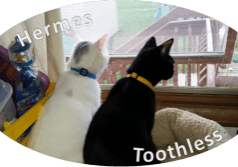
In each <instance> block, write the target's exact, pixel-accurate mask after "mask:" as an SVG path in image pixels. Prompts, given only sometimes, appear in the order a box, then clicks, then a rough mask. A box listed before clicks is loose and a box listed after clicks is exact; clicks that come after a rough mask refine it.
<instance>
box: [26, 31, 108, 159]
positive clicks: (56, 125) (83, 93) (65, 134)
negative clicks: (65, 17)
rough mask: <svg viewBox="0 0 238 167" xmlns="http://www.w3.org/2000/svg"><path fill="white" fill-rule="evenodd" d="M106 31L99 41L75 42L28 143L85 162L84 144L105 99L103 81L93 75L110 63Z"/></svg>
mask: <svg viewBox="0 0 238 167" xmlns="http://www.w3.org/2000/svg"><path fill="white" fill-rule="evenodd" d="M106 38H107V35H104V36H103V37H102V38H101V39H99V40H98V41H97V42H96V43H94V44H92V43H90V42H80V43H79V44H78V45H76V46H75V49H74V52H73V55H72V56H71V59H70V61H69V63H68V66H69V67H71V68H75V69H82V68H84V69H86V70H88V72H89V73H88V75H89V76H83V75H86V70H83V72H81V73H82V74H80V73H79V72H76V71H74V70H67V71H65V72H63V73H62V74H61V76H60V77H59V79H58V81H57V84H56V87H55V91H54V93H53V95H52V96H51V97H50V99H49V100H48V101H47V102H46V104H45V105H44V106H43V108H42V110H41V112H40V116H39V119H38V120H37V121H36V123H35V124H34V126H33V128H32V130H31V132H30V137H29V141H28V145H27V147H29V148H31V149H33V150H35V151H38V152H41V153H44V154H46V155H49V156H52V157H56V158H60V159H63V160H68V161H73V162H79V163H84V160H83V147H84V140H85V136H86V133H87V130H88V127H89V124H90V123H91V120H92V117H93V116H94V114H95V112H96V111H97V110H98V108H99V106H100V104H101V102H100V96H101V90H100V87H99V83H98V82H97V80H96V79H93V78H94V77H95V76H94V75H97V74H99V73H100V72H101V71H102V70H103V69H104V68H105V67H106V66H107V64H108V61H109V55H108V54H107V53H106V52H105V51H106V49H105V41H106Z"/></svg>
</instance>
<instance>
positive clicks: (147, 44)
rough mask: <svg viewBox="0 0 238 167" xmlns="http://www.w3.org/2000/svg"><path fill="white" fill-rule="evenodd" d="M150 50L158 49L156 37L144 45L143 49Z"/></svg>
mask: <svg viewBox="0 0 238 167" xmlns="http://www.w3.org/2000/svg"><path fill="white" fill-rule="evenodd" d="M148 47H149V48H150V47H156V41H155V37H151V38H150V39H149V40H148V41H147V42H146V43H145V45H144V47H143V48H148Z"/></svg>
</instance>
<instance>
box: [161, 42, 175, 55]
mask: <svg viewBox="0 0 238 167" xmlns="http://www.w3.org/2000/svg"><path fill="white" fill-rule="evenodd" d="M173 42H174V39H173V38H171V39H169V40H168V41H166V42H164V43H163V44H162V50H161V52H162V54H163V55H166V54H168V53H169V51H170V49H171V47H172V44H173Z"/></svg>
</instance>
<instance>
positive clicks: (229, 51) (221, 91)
mask: <svg viewBox="0 0 238 167" xmlns="http://www.w3.org/2000/svg"><path fill="white" fill-rule="evenodd" d="M236 40H237V32H236V31H235V30H233V29H232V28H230V27H229V28H228V33H227V39H226V48H225V54H224V55H222V56H218V57H212V58H211V57H210V56H209V57H206V56H202V57H200V59H195V58H197V57H195V56H194V57H193V58H192V57H189V58H185V57H183V56H180V57H179V56H177V57H176V56H174V55H173V54H171V56H172V57H173V58H174V59H175V63H176V64H188V63H190V64H192V63H197V64H198V63H199V64H202V63H205V64H229V63H231V61H232V58H233V54H234V49H235V44H236ZM135 57H136V55H135V54H127V55H124V54H123V55H120V54H110V58H111V59H131V58H135ZM113 85H114V84H100V87H101V90H102V91H107V90H111V88H112V86H113ZM154 91H155V92H166V93H189V94H215V95H238V88H229V87H219V88H218V87H215V88H212V87H191V86H187V87H186V86H185V87H178V86H160V85H156V86H155V88H154Z"/></svg>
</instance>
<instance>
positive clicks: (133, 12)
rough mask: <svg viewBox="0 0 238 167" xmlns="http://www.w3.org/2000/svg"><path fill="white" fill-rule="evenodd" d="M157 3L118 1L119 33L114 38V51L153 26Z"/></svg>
mask: <svg viewBox="0 0 238 167" xmlns="http://www.w3.org/2000/svg"><path fill="white" fill-rule="evenodd" d="M157 5H158V4H157V3H155V2H141V1H133V0H117V7H118V22H119V31H118V32H117V33H116V35H115V37H114V38H113V46H112V47H111V48H110V51H113V50H115V49H117V48H118V47H120V46H121V45H123V44H124V43H126V42H127V41H128V40H130V39H131V38H132V37H134V36H135V35H136V34H137V33H139V32H141V31H143V30H144V29H145V28H147V27H149V26H150V25H151V24H153V23H154V22H155V21H156V19H155V18H154V16H155V14H156V12H157Z"/></svg>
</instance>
